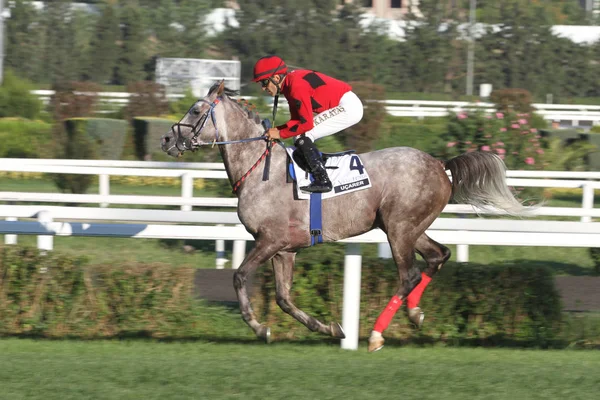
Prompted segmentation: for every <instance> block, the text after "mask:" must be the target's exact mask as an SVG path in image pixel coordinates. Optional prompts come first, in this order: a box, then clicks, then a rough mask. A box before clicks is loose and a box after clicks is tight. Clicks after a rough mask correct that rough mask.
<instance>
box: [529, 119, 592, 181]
mask: <svg viewBox="0 0 600 400" xmlns="http://www.w3.org/2000/svg"><path fill="white" fill-rule="evenodd" d="M540 132H541V133H542V135H543V136H547V137H551V138H560V139H561V141H562V142H563V143H566V144H571V143H576V142H586V143H589V144H592V145H594V146H596V151H595V152H593V153H591V154H590V155H588V156H587V160H586V164H587V167H588V169H589V170H590V171H600V133H597V132H593V131H592V132H589V133H583V132H581V131H578V130H576V129H544V130H542V131H540Z"/></svg>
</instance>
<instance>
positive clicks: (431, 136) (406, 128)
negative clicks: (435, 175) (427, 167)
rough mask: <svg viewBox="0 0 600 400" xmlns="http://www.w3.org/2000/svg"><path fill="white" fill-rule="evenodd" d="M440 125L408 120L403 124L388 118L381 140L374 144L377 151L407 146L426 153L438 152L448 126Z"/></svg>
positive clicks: (395, 119) (400, 121) (384, 124)
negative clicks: (438, 146)
mask: <svg viewBox="0 0 600 400" xmlns="http://www.w3.org/2000/svg"><path fill="white" fill-rule="evenodd" d="M436 122H438V123H436V124H433V123H428V122H426V121H422V123H418V122H415V121H413V120H410V119H409V120H408V121H407V122H402V120H401V119H400V118H388V119H386V121H385V122H384V123H383V126H382V128H381V131H380V132H381V133H380V135H379V138H378V139H377V141H376V142H375V144H374V148H375V149H377V150H378V149H385V148H388V147H397V146H407V147H413V148H416V149H419V150H421V151H424V152H426V153H435V152H436V143H437V141H438V140H439V137H440V135H442V134H443V133H444V132H445V130H446V125H443V124H440V123H439V121H436Z"/></svg>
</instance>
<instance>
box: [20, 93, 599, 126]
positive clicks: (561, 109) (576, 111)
mask: <svg viewBox="0 0 600 400" xmlns="http://www.w3.org/2000/svg"><path fill="white" fill-rule="evenodd" d="M31 93H33V94H35V95H37V96H38V97H39V98H40V99H41V100H42V101H44V102H46V103H47V102H48V101H49V100H50V97H51V96H52V95H53V94H54V91H53V90H32V91H31ZM95 94H96V95H98V97H99V100H100V102H101V103H105V104H115V105H118V106H123V105H126V104H127V103H129V98H130V97H131V96H132V94H131V93H127V92H98V93H95ZM181 97H183V95H177V94H170V95H168V96H167V98H168V99H169V100H175V99H178V98H181ZM245 98H246V99H253V98H254V97H252V96H247V97H245ZM266 100H267V104H272V99H271V98H267V99H266ZM382 102H383V103H385V104H386V111H387V112H388V114H390V115H393V116H396V117H416V118H426V117H444V116H446V115H448V114H449V113H450V112H461V111H464V110H468V109H474V108H480V109H483V110H484V111H486V112H490V113H491V112H494V111H495V105H494V104H493V103H487V102H474V103H470V102H466V101H435V100H384V101H382ZM279 104H280V106H282V107H281V112H283V113H287V112H288V110H287V102H286V100H285V99H284V98H281V99H279ZM532 106H533V107H534V108H535V109H536V113H537V114H539V115H541V116H542V117H543V118H544V119H546V120H549V121H569V122H571V125H573V126H577V125H579V123H580V122H586V123H588V124H593V125H598V124H600V106H597V105H574V104H545V103H534V104H532Z"/></svg>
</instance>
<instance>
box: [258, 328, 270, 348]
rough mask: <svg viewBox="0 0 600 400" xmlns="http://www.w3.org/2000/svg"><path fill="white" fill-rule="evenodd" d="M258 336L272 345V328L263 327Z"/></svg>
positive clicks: (259, 329)
mask: <svg viewBox="0 0 600 400" xmlns="http://www.w3.org/2000/svg"><path fill="white" fill-rule="evenodd" d="M256 336H258V337H259V338H261V339H262V340H264V341H265V343H267V344H269V343H271V328H269V327H268V326H264V325H261V326H260V327H259V328H258V330H257V331H256Z"/></svg>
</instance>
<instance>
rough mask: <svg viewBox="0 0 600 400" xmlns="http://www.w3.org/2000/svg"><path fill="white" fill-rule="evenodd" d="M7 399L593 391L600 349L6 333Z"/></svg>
mask: <svg viewBox="0 0 600 400" xmlns="http://www.w3.org/2000/svg"><path fill="white" fill-rule="evenodd" d="M0 366H1V367H0V398H1V399H11V400H19V399H28V400H30V399H44V400H52V399H60V400H67V399H77V400H79V399H161V400H167V399H219V400H221V399H223V400H225V399H260V400H264V399H286V400H290V399H319V400H326V399H335V400H338V399H360V400H369V399H377V400H382V399H398V398H403V399H447V400H452V399H460V400H463V399H489V400H492V399H503V400H504V399H515V400H516V399H519V400H521V399H544V400H546V399H567V398H568V399H596V398H597V396H598V388H599V387H600V353H599V352H597V351H569V350H566V351H565V350H563V351H539V350H508V349H465V348H460V349H455V348H418V347H406V348H399V347H392V346H386V347H385V348H384V349H383V350H382V351H380V352H378V353H375V354H368V353H367V352H366V350H365V348H364V346H361V348H360V349H359V350H358V351H347V350H341V349H340V348H339V346H338V345H337V344H332V345H324V344H318V345H314V344H313V345H310V344H288V343H284V344H273V345H268V346H267V345H264V344H259V343H254V342H252V343H241V344H231V343H209V342H188V343H154V342H144V341H124V342H117V341H106V342H76V341H64V342H52V341H34V340H23V339H6V340H1V341H0Z"/></svg>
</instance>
